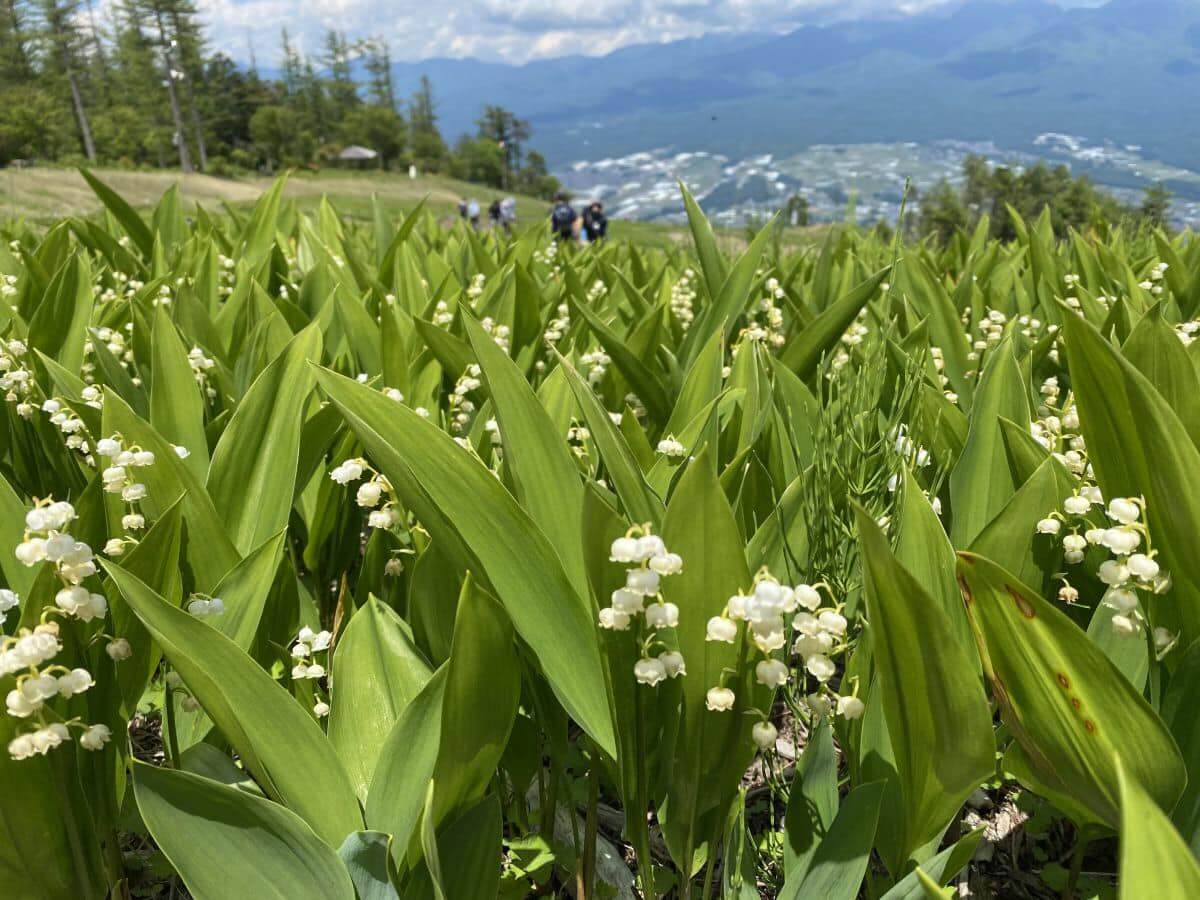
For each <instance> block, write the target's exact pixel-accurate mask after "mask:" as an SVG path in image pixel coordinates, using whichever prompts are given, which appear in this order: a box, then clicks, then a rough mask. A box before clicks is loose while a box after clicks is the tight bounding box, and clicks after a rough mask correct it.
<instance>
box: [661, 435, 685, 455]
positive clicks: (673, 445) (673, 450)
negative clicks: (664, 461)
mask: <svg viewBox="0 0 1200 900" xmlns="http://www.w3.org/2000/svg"><path fill="white" fill-rule="evenodd" d="M657 450H658V452H659V453H661V454H662V455H663V456H669V457H671V458H672V459H678V458H680V457H681V456H683V455H684V454H686V453H687V448H686V447H684V446H683V444H682V443H680V442H679V440H677V439H676V437H675V435H673V434H668V435H667V436H666V437H665V438H663V439H662V440H661V441H659V442H658V447H657Z"/></svg>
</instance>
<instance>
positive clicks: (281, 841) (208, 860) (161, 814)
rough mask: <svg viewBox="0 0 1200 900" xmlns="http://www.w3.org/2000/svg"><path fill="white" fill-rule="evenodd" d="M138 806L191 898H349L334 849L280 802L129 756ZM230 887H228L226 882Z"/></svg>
mask: <svg viewBox="0 0 1200 900" xmlns="http://www.w3.org/2000/svg"><path fill="white" fill-rule="evenodd" d="M133 772H134V777H133V788H134V794H135V796H136V797H137V804H138V809H139V811H140V812H141V814H142V819H143V820H144V821H145V823H146V827H147V828H148V829H149V830H150V834H151V835H153V837H154V840H155V843H157V844H158V846H159V847H160V848H161V849H162V851H163V853H164V854H165V855H166V857H167V859H169V860H170V861H171V864H172V865H173V866H174V867H175V868H176V870H177V871H178V872H179V874H180V877H181V878H182V879H183V883H184V884H185V885H187V889H188V892H189V893H190V894H191V895H192V896H193V897H195V898H196V900H218V898H226V897H228V896H229V895H230V890H231V889H235V890H236V891H237V893H238V894H239V895H240V896H244V897H256V898H258V897H261V898H264V900H275V898H278V900H297V898H300V897H314V898H315V897H321V898H328V900H354V884H353V882H351V880H350V874H349V872H347V871H346V866H345V865H344V864H343V863H342V861H341V860H340V859H339V858H338V855H337V853H335V852H334V851H333V849H332V848H331V847H329V846H328V845H327V844H326V843H324V842H323V841H322V840H321V839H320V838H318V837H317V835H316V834H314V833H313V831H312V829H311V828H310V827H309V826H308V825H306V824H305V823H304V821H303V820H302V819H301V818H300V817H299V816H297V815H295V814H294V813H292V812H291V811H289V810H288V809H286V808H284V807H282V806H279V805H278V804H276V803H272V802H271V801H270V800H266V799H263V798H259V797H255V796H254V795H252V794H248V793H246V792H245V791H240V790H238V789H237V788H234V787H228V786H227V785H224V784H221V783H219V782H216V781H210V780H209V779H207V778H202V777H200V776H199V775H193V774H191V773H189V772H180V771H176V770H172V769H167V768H161V767H158V766H151V765H147V764H145V763H140V762H135V763H134V765H133ZM234 886H236V888H235V887H234Z"/></svg>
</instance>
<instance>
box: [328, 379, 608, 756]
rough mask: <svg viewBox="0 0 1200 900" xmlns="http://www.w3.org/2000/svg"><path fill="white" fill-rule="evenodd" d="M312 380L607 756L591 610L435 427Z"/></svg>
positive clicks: (512, 509) (503, 500)
mask: <svg viewBox="0 0 1200 900" xmlns="http://www.w3.org/2000/svg"><path fill="white" fill-rule="evenodd" d="M318 380H319V382H320V384H321V387H322V389H323V390H324V391H325V392H326V393H327V394H328V395H329V396H330V398H331V399H332V400H333V402H334V403H335V404H337V406H338V408H339V409H340V410H341V411H342V414H343V415H344V416H345V417H346V421H347V424H349V425H350V427H351V429H352V430H353V431H354V433H355V434H356V435H357V436H358V439H359V440H360V441H361V442H362V444H363V446H364V448H365V449H366V451H367V454H368V455H369V456H370V457H371V459H372V460H373V461H374V462H375V464H376V465H377V466H378V467H379V468H380V470H381V471H382V472H383V473H384V474H385V475H386V476H387V478H388V480H389V481H390V482H391V483H392V485H393V486H394V487H395V489H396V490H397V491H399V492H400V494H401V496H402V497H403V498H404V502H405V505H406V506H408V507H409V508H411V509H413V510H414V511H415V512H416V513H417V515H418V518H420V519H421V520H422V522H423V523H424V524H425V526H426V528H428V529H429V530H430V533H431V534H432V535H433V537H434V540H435V541H437V540H439V535H444V536H445V538H446V542H447V545H448V546H449V545H452V544H458V545H459V546H460V547H462V548H463V549H464V550H465V551H466V552H467V553H468V554H469V555H470V557H471V558H472V559H471V560H469V562H472V563H473V564H472V565H471V566H469V567H470V568H471V569H472V571H473V572H475V573H477V574H479V575H481V576H482V577H484V578H486V580H487V582H488V583H489V584H490V585H491V587H492V588H493V589H494V590H495V593H496V595H497V596H498V597H499V599H500V601H501V602H502V603H503V604H504V608H505V609H506V610H507V612H508V614H509V617H510V618H511V619H512V622H513V625H514V627H515V628H516V630H517V633H518V634H519V635H520V636H521V639H522V640H523V641H525V643H527V644H528V645H529V647H530V648H531V649H532V650H533V653H534V655H535V656H536V657H537V659H538V662H539V663H540V664H541V666H542V669H543V671H544V672H545V673H546V677H547V679H548V680H549V682H550V686H551V688H552V689H553V690H554V693H555V695H556V696H557V697H558V698H559V700H560V702H561V703H562V704H563V706H564V707H565V708H566V710H567V712H568V713H569V714H570V715H571V716H572V717H573V718H574V719H575V720H576V721H577V722H579V724H580V725H581V726H582V727H583V728H584V730H585V731H587V732H588V734H589V735H590V736H591V737H592V739H593V740H595V741H596V743H597V744H599V746H600V747H602V748H603V749H604V750H605V752H607V753H609V754H610V755H612V754H613V753H614V749H615V738H614V736H613V730H612V722H611V719H610V716H609V711H608V694H607V690H606V689H605V676H604V670H603V667H602V666H601V662H600V652H599V649H598V642H597V639H596V625H595V621H594V619H593V617H592V612H591V609H590V604H589V603H588V602H587V601H585V600H584V598H583V597H581V596H580V595H579V594H578V592H576V591H575V589H574V588H573V587H572V586H571V583H570V580H569V578H568V577H567V574H566V572H565V571H564V570H563V567H562V563H561V562H560V561H559V560H558V557H557V556H556V555H555V553H554V550H553V549H552V548H551V546H550V543H549V542H548V541H547V539H546V537H545V536H544V535H543V534H542V533H541V532H540V531H539V530H538V528H537V526H536V525H534V523H533V522H532V520H531V519H530V518H529V515H528V514H527V513H526V512H525V511H524V510H522V509H521V507H520V506H519V505H518V504H517V502H516V501H515V500H514V499H513V497H512V495H511V494H509V493H508V492H507V491H506V490H504V488H503V487H502V486H501V485H500V483H499V482H498V481H497V480H496V478H495V476H493V475H492V474H491V472H489V471H488V470H487V469H486V468H484V467H483V466H482V465H481V464H480V462H479V460H478V459H477V458H475V457H473V456H471V455H470V454H468V453H467V452H466V451H465V450H463V449H462V448H461V447H459V446H458V445H457V444H456V443H455V442H454V440H453V439H452V438H451V437H450V436H449V435H448V434H446V433H445V432H443V431H442V430H441V429H439V428H438V427H437V426H436V425H434V424H433V423H431V422H428V421H426V420H425V419H423V418H421V417H420V416H418V415H417V414H416V413H414V412H413V411H412V410H410V409H408V408H407V407H404V406H402V405H398V404H396V403H395V402H394V401H391V400H389V399H387V398H386V397H384V396H383V395H382V394H380V393H379V392H377V391H373V390H371V389H370V388H369V387H367V386H365V385H361V384H358V383H357V382H355V381H352V380H351V379H348V378H344V377H342V376H339V375H335V374H334V373H332V372H329V371H326V370H320V371H319V373H318Z"/></svg>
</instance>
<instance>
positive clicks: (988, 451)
mask: <svg viewBox="0 0 1200 900" xmlns="http://www.w3.org/2000/svg"><path fill="white" fill-rule="evenodd" d="M1001 416H1003V417H1004V418H1006V419H1011V420H1012V421H1014V422H1017V423H1020V422H1028V421H1029V398H1028V388H1027V387H1026V385H1025V381H1024V377H1023V376H1022V374H1021V368H1020V366H1018V365H1017V359H1016V356H1015V355H1014V353H1013V348H1012V341H1011V339H1008V340H1004V341H1002V342H1001V343H1000V344H999V345H997V346H996V348H995V349H994V350H993V351H992V353H991V358H990V360H989V361H988V363H987V365H986V367H985V368H984V370H983V378H982V380H981V381H980V383H979V390H978V391H976V393H975V401H974V404H973V405H972V407H971V419H970V430H969V431H968V432H967V443H966V446H964V447H963V451H962V455H961V456H960V457H959V459H958V464H957V465H956V466H955V467H954V471H953V472H952V473H951V475H950V510H951V513H952V515H953V517H954V518H953V521H952V524H951V529H950V537H951V539H952V540H953V541H954V546H955V547H968V546H970V544H971V541H973V540H975V538H976V537H977V536H978V535H979V532H981V531H982V530H983V529H984V527H986V526H987V524H988V522H990V521H992V519H994V518H995V517H996V514H997V513H998V512H999V511H1000V509H1001V508H1002V507H1003V506H1004V504H1005V503H1007V502H1008V500H1009V498H1010V497H1012V495H1013V492H1014V491H1015V490H1016V488H1017V485H1016V484H1015V483H1014V482H1013V480H1012V478H1011V476H1010V475H1009V474H1008V465H1007V464H1006V461H1005V455H1004V439H1003V437H1002V435H1001V431H1000V422H999V418H1000V417H1001Z"/></svg>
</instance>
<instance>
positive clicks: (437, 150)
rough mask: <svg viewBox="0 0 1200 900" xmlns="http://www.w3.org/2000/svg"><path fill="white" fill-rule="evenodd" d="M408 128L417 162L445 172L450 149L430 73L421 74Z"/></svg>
mask: <svg viewBox="0 0 1200 900" xmlns="http://www.w3.org/2000/svg"><path fill="white" fill-rule="evenodd" d="M408 128H409V144H410V146H411V148H412V158H413V162H415V163H416V164H417V165H418V166H419V167H420V168H421V169H422V170H424V171H427V172H439V171H441V169H442V167H443V166H444V165H445V162H446V156H447V154H448V152H449V151H448V149H447V148H446V142H445V141H444V140H442V134H441V132H440V131H438V127H437V106H436V104H435V103H434V100H433V85H431V84H430V83H429V76H427V75H422V76H421V83H420V85H419V86H418V88H417V90H416V93H414V94H413V96H412V99H411V100H409V102H408Z"/></svg>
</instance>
